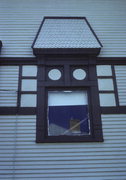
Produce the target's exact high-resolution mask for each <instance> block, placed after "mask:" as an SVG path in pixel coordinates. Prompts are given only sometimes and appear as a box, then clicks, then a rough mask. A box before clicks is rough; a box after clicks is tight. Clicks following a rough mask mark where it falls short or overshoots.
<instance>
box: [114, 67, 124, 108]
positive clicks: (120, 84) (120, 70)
mask: <svg viewBox="0 0 126 180" xmlns="http://www.w3.org/2000/svg"><path fill="white" fill-rule="evenodd" d="M115 73H116V81H117V89H118V95H119V104H120V106H125V105H126V66H115Z"/></svg>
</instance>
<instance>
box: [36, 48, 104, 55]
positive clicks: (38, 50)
mask: <svg viewBox="0 0 126 180" xmlns="http://www.w3.org/2000/svg"><path fill="white" fill-rule="evenodd" d="M100 49H101V48H33V54H34V55H35V56H39V55H41V54H43V55H45V54H83V55H88V54H91V55H96V56H97V55H98V54H99V53H100Z"/></svg>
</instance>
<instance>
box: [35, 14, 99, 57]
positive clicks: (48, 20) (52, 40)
mask: <svg viewBox="0 0 126 180" xmlns="http://www.w3.org/2000/svg"><path fill="white" fill-rule="evenodd" d="M101 47H102V44H101V43H100V41H99V39H98V38H97V36H96V34H95V33H94V31H93V30H92V28H91V26H90V24H89V23H88V21H87V19H86V18H85V17H65V18H64V17H45V18H44V19H43V21H42V23H41V26H40V28H39V31H38V33H37V36H36V38H35V40H34V42H33V45H32V48H33V53H34V54H35V55H41V54H76V53H79V54H94V55H98V54H99V52H100V49H101Z"/></svg>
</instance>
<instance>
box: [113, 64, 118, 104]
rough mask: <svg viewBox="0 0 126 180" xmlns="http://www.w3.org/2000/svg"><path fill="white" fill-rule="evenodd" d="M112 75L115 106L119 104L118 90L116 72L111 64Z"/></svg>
mask: <svg viewBox="0 0 126 180" xmlns="http://www.w3.org/2000/svg"><path fill="white" fill-rule="evenodd" d="M112 75H113V85H114V91H115V99H116V106H119V96H118V90H117V82H116V74H115V68H114V66H113V65H112Z"/></svg>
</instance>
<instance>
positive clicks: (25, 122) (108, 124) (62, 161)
mask: <svg viewBox="0 0 126 180" xmlns="http://www.w3.org/2000/svg"><path fill="white" fill-rule="evenodd" d="M35 121H36V118H35V116H17V117H16V116H0V136H1V138H0V158H1V165H0V169H1V170H0V179H9V180H10V179H16V180H19V179H20V180H26V179H30V180H31V179H41V180H45V179H50V180H56V179H57V180H62V179H68V180H73V179H74V180H83V179H89V180H106V179H107V180H110V179H113V180H121V179H123V180H124V179H125V177H126V115H102V121H103V133H104V142H102V143H62V144H57V143H54V144H51V143H50V144H46V143H44V144H37V143H35Z"/></svg>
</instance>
